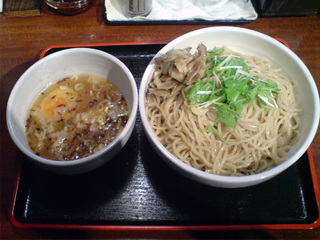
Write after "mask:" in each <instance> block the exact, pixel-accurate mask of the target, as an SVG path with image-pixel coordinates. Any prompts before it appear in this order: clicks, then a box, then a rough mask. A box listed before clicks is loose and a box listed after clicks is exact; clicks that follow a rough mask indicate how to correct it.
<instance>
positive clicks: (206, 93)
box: [186, 48, 280, 132]
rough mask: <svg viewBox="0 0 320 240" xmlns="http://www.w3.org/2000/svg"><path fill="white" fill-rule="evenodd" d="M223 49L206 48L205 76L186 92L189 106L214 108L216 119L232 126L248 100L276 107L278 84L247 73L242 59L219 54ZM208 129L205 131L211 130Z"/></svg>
mask: <svg viewBox="0 0 320 240" xmlns="http://www.w3.org/2000/svg"><path fill="white" fill-rule="evenodd" d="M223 51H224V49H223V48H215V49H213V50H212V51H208V54H207V59H206V62H207V68H206V73H205V76H204V78H202V79H201V80H199V81H197V82H196V83H195V84H194V86H193V87H192V88H191V90H190V91H189V92H188V94H187V95H186V97H187V98H188V99H190V100H193V101H195V102H196V103H192V104H191V105H190V106H191V107H192V106H198V107H209V106H211V107H213V108H215V109H216V110H217V111H218V112H217V119H216V121H218V122H222V123H225V124H226V125H227V126H228V127H232V128H235V127H236V125H237V122H238V120H239V117H240V115H241V112H242V109H243V106H244V105H246V104H248V103H250V102H253V101H255V100H258V101H259V104H260V107H261V108H274V109H277V108H278V107H277V104H276V102H275V96H276V95H277V94H279V91H280V90H279V89H278V85H277V84H276V83H271V82H267V81H263V80H262V79H261V78H259V77H257V76H254V75H252V74H250V72H249V69H248V66H247V65H246V63H245V62H244V60H243V59H242V58H238V57H235V56H233V55H228V56H222V55H221V54H222V53H223ZM212 129H214V128H213V127H212V128H210V129H207V130H206V131H209V132H215V131H214V130H215V129H214V130H212Z"/></svg>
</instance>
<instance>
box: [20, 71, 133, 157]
mask: <svg viewBox="0 0 320 240" xmlns="http://www.w3.org/2000/svg"><path fill="white" fill-rule="evenodd" d="M128 117H129V110H128V106H127V102H126V100H125V98H124V96H123V95H122V93H121V92H120V91H119V89H118V87H117V86H115V85H114V84H113V83H112V82H111V81H109V80H107V79H105V78H102V77H99V76H94V75H86V74H83V75H73V76H70V77H67V78H64V79H62V80H60V81H58V82H56V83H53V84H52V85H50V86H49V87H48V88H46V89H45V90H44V91H43V92H41V94H40V95H39V96H38V97H37V98H36V99H35V100H34V102H33V104H32V106H31V109H30V112H29V115H28V117H27V121H26V137H27V141H28V143H29V146H30V148H31V149H32V151H33V152H34V153H35V154H37V155H39V156H41V157H44V158H48V159H53V160H60V161H64V160H75V159H79V158H83V157H86V156H89V155H91V154H93V153H95V152H97V151H99V150H101V149H102V148H103V147H104V146H106V145H108V144H109V143H111V142H112V141H113V140H114V139H115V138H116V136H117V135H118V134H119V133H120V132H121V130H122V129H123V128H124V126H125V125H126V123H127V120H128Z"/></svg>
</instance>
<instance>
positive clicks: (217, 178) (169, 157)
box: [139, 26, 319, 187]
mask: <svg viewBox="0 0 320 240" xmlns="http://www.w3.org/2000/svg"><path fill="white" fill-rule="evenodd" d="M219 31H224V32H237V33H240V34H246V35H250V36H255V37H259V38H260V39H261V40H263V41H266V42H269V43H271V44H273V45H275V46H276V47H278V48H280V50H281V51H284V52H285V53H286V54H287V55H289V57H290V58H291V59H293V60H294V61H295V62H296V63H297V65H299V66H300V68H301V70H302V72H303V73H304V74H305V76H306V79H307V80H308V83H309V84H310V86H311V88H312V89H314V91H312V94H313V96H312V98H313V99H314V100H315V106H314V109H313V111H314V118H313V120H312V127H311V129H310V131H309V133H308V135H307V137H306V140H305V141H304V143H302V144H301V146H300V147H299V148H298V150H297V152H296V153H295V154H294V156H292V157H291V158H290V159H289V160H286V161H284V162H282V163H280V164H279V165H277V166H275V167H273V168H271V169H269V170H266V171H263V172H261V173H257V174H253V175H246V176H224V175H218V174H212V173H207V172H204V171H202V170H199V169H196V168H194V167H192V166H190V165H188V164H186V163H184V162H182V161H181V160H179V159H178V158H177V157H175V156H174V155H173V154H172V153H171V152H170V151H169V150H167V149H166V148H165V147H164V146H163V145H162V143H161V142H160V141H159V140H158V138H157V137H156V136H155V134H154V132H153V130H152V128H151V126H150V124H149V121H148V117H147V114H146V107H145V100H146V98H145V94H146V92H147V89H148V84H149V82H150V81H151V79H148V77H149V76H151V75H150V74H152V72H153V69H154V65H153V62H154V61H153V60H154V58H156V57H158V56H160V55H162V54H164V53H167V52H168V51H169V50H172V49H174V48H175V46H176V45H177V44H178V43H180V42H181V41H185V40H184V39H186V38H191V37H193V36H196V35H199V34H204V33H210V32H219ZM199 42H200V41H199ZM192 47H193V48H195V47H196V46H192ZM154 58H153V59H152V60H151V62H150V64H149V65H148V66H147V68H146V70H145V72H144V74H143V77H142V80H141V84H140V88H139V111H140V115H141V119H142V123H143V126H144V129H145V131H146V133H147V135H148V137H149V139H150V140H151V141H152V142H153V144H154V146H155V147H156V148H157V149H158V150H159V151H160V152H161V153H162V154H163V155H165V157H166V161H169V162H171V163H173V164H174V165H175V167H178V168H179V169H182V170H183V171H184V172H187V173H190V174H192V175H193V176H195V177H196V178H197V179H198V180H199V179H200V180H201V181H204V182H207V181H210V182H212V183H215V184H217V185H219V184H225V185H226V186H227V187H228V186H229V187H230V186H231V187H242V186H248V184H250V185H253V184H257V183H259V182H262V181H264V180H267V179H269V178H271V177H273V176H276V175H277V174H279V173H281V172H282V171H283V170H285V169H287V168H289V167H290V166H291V165H292V164H294V163H295V162H296V161H297V160H298V159H299V158H300V157H301V156H302V155H303V154H304V153H305V152H306V150H307V149H308V147H309V146H310V144H311V142H312V141H313V138H314V136H315V134H316V131H317V128H318V124H319V93H318V91H317V90H316V89H317V87H316V84H315V81H314V79H313V77H312V75H311V73H310V71H309V70H308V68H307V67H306V65H305V64H304V63H303V62H302V60H301V59H300V58H299V57H298V56H297V55H296V54H295V53H294V52H293V51H291V50H290V49H289V48H288V47H287V46H285V45H284V44H283V43H281V42H279V41H278V40H276V39H274V38H272V37H270V36H268V35H266V34H264V33H261V32H258V31H255V30H250V29H246V28H242V27H232V26H214V27H206V28H202V29H198V30H194V31H191V32H188V33H186V34H183V35H181V36H179V37H177V38H175V39H174V40H172V41H171V42H169V43H168V44H166V45H165V46H164V47H163V48H162V49H161V50H160V51H159V52H158V53H157V54H156V55H155V57H154ZM253 182H255V183H253Z"/></svg>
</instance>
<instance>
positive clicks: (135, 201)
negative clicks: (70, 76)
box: [11, 43, 320, 230]
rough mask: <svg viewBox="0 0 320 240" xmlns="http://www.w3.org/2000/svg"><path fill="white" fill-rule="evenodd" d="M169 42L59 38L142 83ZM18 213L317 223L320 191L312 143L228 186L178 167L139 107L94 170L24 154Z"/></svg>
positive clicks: (157, 224) (292, 225) (245, 225)
mask: <svg viewBox="0 0 320 240" xmlns="http://www.w3.org/2000/svg"><path fill="white" fill-rule="evenodd" d="M163 46H164V43H143V44H100V45H93V44H90V45H78V46H53V47H50V48H48V49H46V50H45V51H44V52H43V54H42V56H41V57H43V56H45V55H49V54H51V53H53V52H56V51H59V50H62V49H65V48H71V47H91V48H96V49H100V50H103V51H106V52H108V53H110V54H112V55H114V56H116V57H118V58H119V59H120V60H121V61H123V62H124V63H125V64H126V65H127V66H128V68H129V69H130V70H131V72H132V73H133V75H134V77H135V79H136V82H137V86H138V87H139V85H140V81H141V77H142V75H143V72H144V70H145V68H146V66H147V65H148V63H149V62H150V60H151V59H152V57H153V56H154V54H156V53H157V52H158V51H159V50H160V49H161V48H162V47H163ZM19 160H20V162H21V164H20V168H19V171H18V173H17V180H16V187H15V190H14V194H13V200H12V208H11V220H12V222H13V223H14V224H15V225H16V226H17V227H20V228H73V229H100V230H182V229H183V230H222V229H312V228H316V227H318V226H319V225H320V221H319V216H320V214H319V209H320V207H319V206H320V204H319V203H320V200H319V199H320V193H319V186H318V182H317V177H316V171H315V166H314V162H313V158H312V153H311V149H310V148H309V149H308V151H307V152H306V153H305V154H304V155H303V156H302V157H301V159H300V160H298V161H297V162H296V163H295V164H294V165H293V166H291V167H290V168H289V169H287V170H286V171H285V172H283V173H282V174H280V175H278V176H277V177H275V178H274V179H271V180H269V181H267V182H265V183H261V184H259V185H256V186H252V187H246V188H239V189H222V188H215V187H209V186H205V185H202V184H199V183H196V182H193V181H191V180H189V179H186V178H185V177H183V176H181V175H180V174H179V173H177V172H175V171H174V170H172V169H171V168H170V167H169V166H167V164H165V163H164V162H163V161H162V160H161V159H160V158H159V157H158V155H157V154H156V152H155V151H154V150H153V148H152V147H151V145H150V143H149V142H148V140H147V138H146V136H145V134H144V132H143V128H142V123H141V120H140V117H139V115H138V118H137V122H136V126H135V129H134V131H133V134H132V136H131V138H130V139H129V141H128V143H127V144H126V146H125V147H124V149H123V150H122V151H121V152H120V153H119V154H118V155H117V156H116V157H115V158H114V159H113V160H111V161H109V162H108V163H107V164H105V165H104V166H102V167H100V168H99V169H97V170H94V171H92V172H89V173H86V174H82V175H77V176H64V175H58V174H53V173H49V172H47V171H45V170H42V169H40V168H38V167H37V166H35V165H33V164H32V163H31V162H29V161H28V160H27V159H25V157H24V156H23V155H22V154H21V159H19Z"/></svg>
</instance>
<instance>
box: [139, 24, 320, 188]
mask: <svg viewBox="0 0 320 240" xmlns="http://www.w3.org/2000/svg"><path fill="white" fill-rule="evenodd" d="M275 37H276V36H275ZM200 43H202V44H204V45H205V46H206V48H207V50H210V49H213V48H214V47H223V46H227V47H228V48H229V49H231V50H232V51H235V52H239V53H241V54H244V55H253V56H263V57H267V58H269V59H270V60H271V61H272V63H273V65H274V66H277V67H279V68H281V69H282V73H283V74H284V75H286V76H287V77H289V78H290V79H292V80H293V81H294V82H295V84H296V94H298V95H299V97H300V108H301V109H302V111H301V114H300V124H301V126H300V127H301V129H300V134H301V135H300V137H299V139H298V141H297V142H296V143H294V145H293V146H291V148H290V150H289V151H288V152H287V153H286V157H285V159H284V161H283V162H282V163H280V164H278V165H276V166H274V167H272V168H271V169H269V170H266V171H262V172H259V173H254V174H251V175H245V176H230V175H223V174H222V175H220V174H215V173H210V172H205V171H203V170H199V169H197V168H195V167H193V166H190V165H189V164H187V163H185V162H183V161H181V160H180V159H179V158H178V157H176V156H175V155H174V154H173V153H171V152H170V151H169V150H168V149H167V148H166V147H165V146H164V145H163V144H162V143H161V142H160V140H159V139H158V138H157V136H156V135H155V132H154V130H153V129H152V127H151V126H150V121H149V116H148V115H147V109H148V105H149V102H148V101H147V99H146V96H147V93H148V88H149V84H150V82H151V81H152V79H153V73H154V70H155V61H154V60H153V61H151V62H150V64H149V66H148V67H147V69H146V70H145V73H144V75H143V78H142V81H141V85H140V89H139V109H140V114H141V118H142V123H143V126H144V129H145V132H146V134H147V136H148V138H149V140H150V142H151V143H152V145H153V147H154V148H155V150H156V152H157V153H158V154H159V155H160V156H161V157H162V159H163V160H164V161H165V162H166V163H168V164H169V165H170V166H171V167H173V168H174V169H175V170H177V171H178V172H180V173H181V174H182V175H184V176H185V177H187V178H190V179H192V180H194V181H197V182H200V183H204V184H207V185H211V186H215V187H223V188H238V187H247V186H252V185H256V184H259V183H262V182H264V181H267V180H268V179H271V178H273V177H275V176H277V175H278V174H280V173H282V172H283V171H285V170H286V169H287V168H289V167H290V166H291V165H292V164H294V163H295V162H296V161H297V160H299V158H300V157H301V156H302V155H303V154H304V153H305V152H306V150H307V148H308V147H309V145H310V144H311V142H312V140H313V138H314V136H315V134H316V131H317V128H318V123H319V94H318V91H317V87H316V84H315V82H314V79H313V77H312V76H311V74H310V72H309V71H308V69H307V67H306V66H305V64H304V63H303V62H302V61H301V59H299V57H298V56H297V55H296V54H295V53H293V52H292V51H291V50H290V49H289V48H288V47H286V46H285V45H284V44H282V43H280V42H279V41H277V40H275V39H274V38H272V37H270V36H267V35H265V34H262V33H259V32H257V31H252V30H248V29H244V28H240V27H209V28H203V29H200V30H196V31H193V32H190V33H187V34H185V35H182V36H180V37H178V38H176V39H174V40H173V41H171V42H170V43H168V44H167V45H166V46H165V47H163V48H162V49H161V50H160V51H159V52H158V54H157V55H156V57H159V56H161V55H163V54H166V53H168V52H169V51H170V50H173V49H184V48H187V47H192V50H191V52H195V51H196V48H197V46H198V44H200ZM280 94H281V93H280ZM164 121H166V119H164ZM244 140H245V139H244ZM177 146H179V145H177ZM212 150H213V151H215V150H216V149H214V147H213V148H212ZM213 159H214V158H213Z"/></svg>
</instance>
